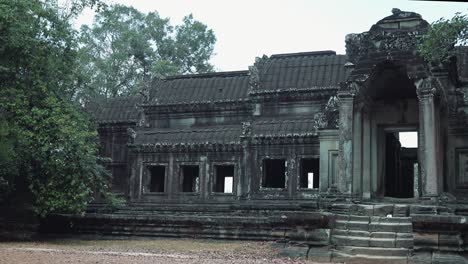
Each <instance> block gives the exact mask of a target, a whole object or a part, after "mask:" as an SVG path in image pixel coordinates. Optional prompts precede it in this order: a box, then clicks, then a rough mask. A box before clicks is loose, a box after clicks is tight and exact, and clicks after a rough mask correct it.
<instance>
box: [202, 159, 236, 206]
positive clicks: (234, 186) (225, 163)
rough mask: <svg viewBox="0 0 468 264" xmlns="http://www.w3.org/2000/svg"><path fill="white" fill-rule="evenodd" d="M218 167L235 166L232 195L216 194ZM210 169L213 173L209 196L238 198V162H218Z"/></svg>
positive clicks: (211, 174)
mask: <svg viewBox="0 0 468 264" xmlns="http://www.w3.org/2000/svg"><path fill="white" fill-rule="evenodd" d="M216 166H233V167H234V175H232V177H233V179H232V193H220V192H215V191H213V189H214V183H215V179H216ZM210 169H211V171H212V173H210V175H209V177H210V180H209V188H210V190H209V194H210V195H214V196H229V197H230V196H236V195H237V188H236V186H237V181H238V178H239V177H238V174H239V173H238V166H236V162H234V161H216V162H212V163H211V165H210Z"/></svg>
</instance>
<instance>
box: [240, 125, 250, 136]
mask: <svg viewBox="0 0 468 264" xmlns="http://www.w3.org/2000/svg"><path fill="white" fill-rule="evenodd" d="M251 134H252V127H251V123H250V122H242V136H250V135H251Z"/></svg>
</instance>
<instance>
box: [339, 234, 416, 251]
mask: <svg viewBox="0 0 468 264" xmlns="http://www.w3.org/2000/svg"><path fill="white" fill-rule="evenodd" d="M331 241H332V243H333V244H334V245H336V246H356V247H382V248H413V245H414V240H413V239H412V238H397V237H394V238H376V237H359V236H339V235H332V237H331Z"/></svg>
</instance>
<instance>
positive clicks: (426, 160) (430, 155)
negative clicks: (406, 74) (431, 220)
mask: <svg viewBox="0 0 468 264" xmlns="http://www.w3.org/2000/svg"><path fill="white" fill-rule="evenodd" d="M416 87H417V93H418V98H419V123H420V124H419V127H420V130H419V137H420V139H419V158H420V163H421V164H420V167H421V171H420V173H421V192H422V196H423V197H433V196H437V195H438V194H439V186H438V177H439V175H437V173H438V171H439V170H438V166H439V165H440V164H439V161H438V160H437V153H436V151H437V146H436V142H437V138H436V137H437V134H436V133H437V129H436V124H435V123H436V119H435V112H434V109H435V106H434V94H435V92H436V88H435V87H436V86H435V79H433V78H432V77H429V78H426V79H422V80H419V81H418V82H416ZM440 176H441V175H440Z"/></svg>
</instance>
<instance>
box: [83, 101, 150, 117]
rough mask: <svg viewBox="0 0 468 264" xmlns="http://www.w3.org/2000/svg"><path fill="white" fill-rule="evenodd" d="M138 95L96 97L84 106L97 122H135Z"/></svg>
mask: <svg viewBox="0 0 468 264" xmlns="http://www.w3.org/2000/svg"><path fill="white" fill-rule="evenodd" d="M141 102H142V98H141V97H140V96H126V97H115V98H106V99H97V100H95V101H93V102H91V103H89V105H87V106H86V109H87V111H89V112H90V113H91V114H92V115H93V116H94V117H95V118H96V120H97V121H98V122H99V123H119V122H137V121H138V114H139V112H138V108H137V104H139V103H141Z"/></svg>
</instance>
